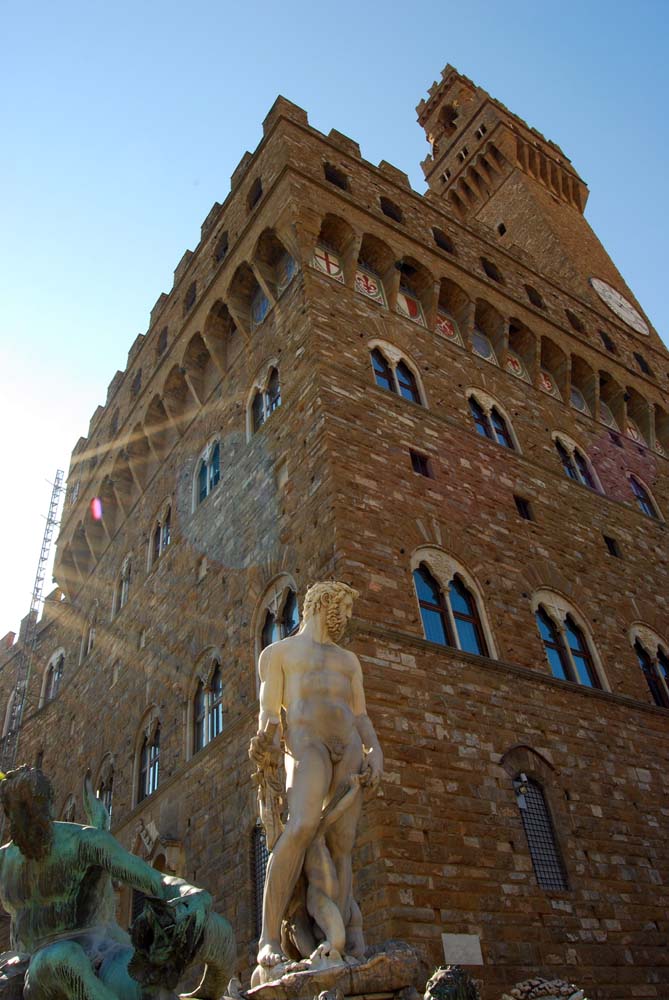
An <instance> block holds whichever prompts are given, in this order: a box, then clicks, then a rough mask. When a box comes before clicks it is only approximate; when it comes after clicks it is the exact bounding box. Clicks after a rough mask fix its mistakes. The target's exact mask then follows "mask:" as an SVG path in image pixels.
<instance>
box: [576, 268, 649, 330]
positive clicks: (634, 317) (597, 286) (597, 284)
mask: <svg viewBox="0 0 669 1000" xmlns="http://www.w3.org/2000/svg"><path fill="white" fill-rule="evenodd" d="M590 284H591V285H592V287H593V288H594V290H595V291H596V292H597V294H598V295H599V297H600V299H601V300H602V302H603V303H604V304H605V305H607V306H608V307H609V309H610V310H611V312H614V313H615V314H616V316H618V317H619V318H620V319H621V320H622V321H623V323H627V325H628V326H631V327H632V329H633V330H636V332H637V333H643V335H644V336H645V337H647V336H648V335H649V334H650V330H649V329H648V324H647V323H646V321H645V319H644V318H643V316H641V314H640V313H639V312H638V311H637V310H636V309H635V308H634V306H633V305H632V303H631V302H628V301H627V299H626V298H625V296H624V295H621V294H620V292H617V291H616V290H615V288H612V287H611V285H609V284H607V283H606V281H602V279H601V278H590Z"/></svg>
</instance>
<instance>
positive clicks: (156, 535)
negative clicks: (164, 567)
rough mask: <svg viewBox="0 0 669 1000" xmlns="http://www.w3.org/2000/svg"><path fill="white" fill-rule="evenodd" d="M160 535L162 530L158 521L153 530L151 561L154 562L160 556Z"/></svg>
mask: <svg viewBox="0 0 669 1000" xmlns="http://www.w3.org/2000/svg"><path fill="white" fill-rule="evenodd" d="M161 536H162V532H161V528H160V523H158V524H157V525H156V527H155V530H154V532H153V553H152V559H153V562H156V560H157V559H158V557H159V556H160V539H161Z"/></svg>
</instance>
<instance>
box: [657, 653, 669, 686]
mask: <svg viewBox="0 0 669 1000" xmlns="http://www.w3.org/2000/svg"><path fill="white" fill-rule="evenodd" d="M657 662H658V666H659V668H660V672H661V673H662V676H663V678H664V682H665V684H667V685H669V656H667V654H666V653H665V651H664V650H663V649H662V647H661V646H658V650H657Z"/></svg>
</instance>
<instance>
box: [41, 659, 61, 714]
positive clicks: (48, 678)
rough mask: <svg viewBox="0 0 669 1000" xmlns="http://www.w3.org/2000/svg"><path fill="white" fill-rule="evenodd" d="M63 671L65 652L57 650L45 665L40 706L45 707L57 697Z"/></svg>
mask: <svg viewBox="0 0 669 1000" xmlns="http://www.w3.org/2000/svg"><path fill="white" fill-rule="evenodd" d="M64 671H65V652H64V650H62V649H59V650H58V651H57V652H56V653H53V654H52V656H51V658H50V659H49V662H48V663H47V665H46V670H45V671H44V680H43V682H42V693H41V698H40V706H42V705H46V704H47V703H48V702H50V701H53V700H54V698H56V697H57V695H58V692H59V690H60V685H61V682H62V680H63V673H64Z"/></svg>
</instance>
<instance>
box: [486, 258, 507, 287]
mask: <svg viewBox="0 0 669 1000" xmlns="http://www.w3.org/2000/svg"><path fill="white" fill-rule="evenodd" d="M481 267H482V268H483V270H484V271H485V273H486V274H487V275H488V277H489V278H492V280H493V281H497V282H499V283H500V284H504V278H503V277H502V272H501V271H500V269H499V268H498V267H497V265H496V264H493V262H492V261H491V260H488V259H487V257H481Z"/></svg>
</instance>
